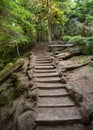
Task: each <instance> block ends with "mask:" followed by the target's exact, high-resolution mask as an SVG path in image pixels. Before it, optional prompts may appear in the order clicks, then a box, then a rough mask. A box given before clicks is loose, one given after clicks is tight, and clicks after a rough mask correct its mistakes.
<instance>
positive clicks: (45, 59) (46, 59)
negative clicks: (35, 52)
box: [35, 58, 51, 61]
mask: <svg viewBox="0 0 93 130" xmlns="http://www.w3.org/2000/svg"><path fill="white" fill-rule="evenodd" d="M35 61H51V59H50V58H35Z"/></svg>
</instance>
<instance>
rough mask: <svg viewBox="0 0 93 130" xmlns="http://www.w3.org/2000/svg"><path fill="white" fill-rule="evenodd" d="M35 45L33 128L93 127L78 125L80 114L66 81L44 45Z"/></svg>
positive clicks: (72, 128)
mask: <svg viewBox="0 0 93 130" xmlns="http://www.w3.org/2000/svg"><path fill="white" fill-rule="evenodd" d="M38 48H39V46H38V47H36V48H34V50H33V53H32V61H33V64H34V70H33V71H34V73H33V80H34V86H35V87H37V107H36V118H35V122H36V124H37V128H36V130H75V129H76V130H86V128H88V129H90V130H92V128H91V127H89V126H87V127H84V126H83V125H81V122H82V117H81V115H80V113H79V111H78V108H77V107H76V105H75V103H74V102H73V101H72V99H71V98H70V95H69V93H68V91H67V86H68V84H67V82H66V81H65V79H64V77H63V76H62V75H60V74H59V73H58V71H57V69H56V68H55V66H54V65H53V64H52V60H51V58H50V57H49V54H48V52H47V51H46V50H45V47H44V46H42V49H41V50H39V49H38Z"/></svg>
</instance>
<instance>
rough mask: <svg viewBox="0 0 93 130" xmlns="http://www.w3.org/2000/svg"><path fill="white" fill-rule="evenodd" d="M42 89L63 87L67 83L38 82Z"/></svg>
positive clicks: (37, 84)
mask: <svg viewBox="0 0 93 130" xmlns="http://www.w3.org/2000/svg"><path fill="white" fill-rule="evenodd" d="M35 85H36V86H37V87H38V88H40V89H49V90H50V89H52V90H53V89H61V88H65V87H66V85H67V84H61V83H36V84H35Z"/></svg>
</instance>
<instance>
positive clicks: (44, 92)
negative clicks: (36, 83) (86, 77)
mask: <svg viewBox="0 0 93 130" xmlns="http://www.w3.org/2000/svg"><path fill="white" fill-rule="evenodd" d="M37 94H38V96H42V97H50V96H54V97H56V96H57V97H58V96H67V95H68V92H67V91H66V89H64V88H61V89H38V93H37Z"/></svg>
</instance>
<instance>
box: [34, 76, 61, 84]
mask: <svg viewBox="0 0 93 130" xmlns="http://www.w3.org/2000/svg"><path fill="white" fill-rule="evenodd" d="M35 81H36V82H41V83H59V82H61V79H60V78H59V77H49V78H35Z"/></svg>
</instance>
